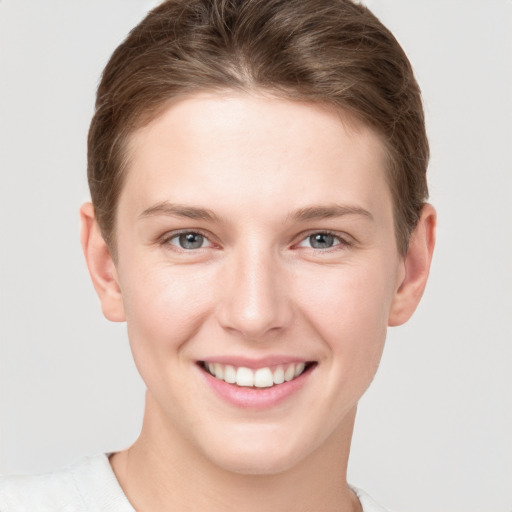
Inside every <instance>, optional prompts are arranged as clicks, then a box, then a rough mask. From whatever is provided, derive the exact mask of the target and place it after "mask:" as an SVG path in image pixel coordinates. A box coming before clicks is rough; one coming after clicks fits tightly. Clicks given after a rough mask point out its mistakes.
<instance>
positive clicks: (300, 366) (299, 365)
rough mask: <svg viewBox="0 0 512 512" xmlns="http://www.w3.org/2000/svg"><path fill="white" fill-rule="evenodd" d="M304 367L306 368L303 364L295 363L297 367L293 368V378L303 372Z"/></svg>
mask: <svg viewBox="0 0 512 512" xmlns="http://www.w3.org/2000/svg"><path fill="white" fill-rule="evenodd" d="M305 367H306V364H305V363H297V365H296V366H295V374H294V377H298V376H299V375H300V374H301V373H302V372H303V371H304V368H305Z"/></svg>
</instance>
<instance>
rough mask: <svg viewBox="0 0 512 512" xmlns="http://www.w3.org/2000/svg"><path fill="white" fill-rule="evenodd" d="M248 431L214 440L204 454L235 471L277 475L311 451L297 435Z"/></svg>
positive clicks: (225, 468)
mask: <svg viewBox="0 0 512 512" xmlns="http://www.w3.org/2000/svg"><path fill="white" fill-rule="evenodd" d="M250 430H252V429H250ZM244 434H245V435H238V436H237V435H225V436H223V437H222V438H221V439H219V440H213V439H212V440H211V441H212V442H210V443H208V446H205V447H204V452H203V453H204V454H205V456H206V457H207V458H208V459H209V460H210V461H211V462H212V463H213V464H215V465H216V466H217V467H220V468H222V469H224V470H226V471H229V472H231V473H237V474H240V475H275V474H278V473H282V472H285V471H287V470H289V469H291V468H292V467H294V466H296V465H297V464H298V463H299V462H300V461H301V459H303V458H306V457H307V456H308V454H309V452H310V451H311V450H308V449H307V447H306V446H303V444H304V443H301V442H300V441H301V440H300V439H296V438H294V437H295V436H290V435H288V436H282V435H276V433H272V432H265V434H266V435H264V434H263V433H262V432H261V430H260V431H259V433H258V432H252V433H248V432H244ZM301 445H302V446H301ZM310 448H311V449H312V448H313V447H310Z"/></svg>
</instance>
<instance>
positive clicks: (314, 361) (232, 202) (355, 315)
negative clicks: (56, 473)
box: [116, 93, 404, 473]
mask: <svg viewBox="0 0 512 512" xmlns="http://www.w3.org/2000/svg"><path fill="white" fill-rule="evenodd" d="M129 156H130V164H129V168H128V171H127V180H126V183H125V185H124V188H123V191H122V194H121V197H120V202H119V209H118V216H117V247H118V261H117V264H116V279H117V281H118V284H119V287H120V290H121V293H122V300H123V304H122V308H123V311H124V315H125V316H126V320H127V324H128V331H129V338H130V344H131V347H132V351H133V355H134V358H135V361H136V364H137V366H138V369H139V371H140V373H141V375H142V377H143V379H144V381H145V383H146V385H147V387H148V394H149V397H150V401H149V403H150V405H149V407H148V408H147V411H146V415H147V416H149V419H150V420H151V421H153V422H154V423H156V424H158V425H159V428H160V429H163V430H165V432H166V435H167V436H170V438H173V439H178V440H180V441H181V442H182V443H185V444H186V445H187V446H188V447H189V448H190V452H191V454H192V455H191V456H197V457H203V458H206V459H208V460H209V461H211V462H213V463H214V464H216V465H217V466H220V467H222V468H226V469H230V470H232V471H238V472H243V473H273V472H277V471H282V470H284V469H286V468H289V467H292V466H293V465H294V464H298V463H299V462H300V461H303V460H305V459H307V458H308V457H310V456H313V455H314V454H315V453H316V452H318V451H319V450H321V449H323V448H325V447H326V446H329V443H331V442H332V441H333V440H334V439H336V438H337V437H339V435H340V432H342V431H346V430H347V428H348V426H349V425H351V423H352V422H353V413H354V411H355V407H356V404H357V401H358V399H359V398H360V397H361V395H362V393H363V392H364V391H365V389H366V388H367V386H368V385H369V383H370V382H371V380H372V378H373V376H374V374H375V372H376V369H377V366H378V363H379V360H380V357H381V353H382V349H383V345H384V340H385V335H386V327H387V324H388V320H389V315H390V309H391V307H392V304H393V300H394V297H395V295H396V292H397V289H398V288H399V286H400V283H401V280H402V279H403V277H404V265H403V260H402V259H401V257H400V256H399V254H398V252H397V248H396V239H395V235H394V230H393V215H392V203H391V198H390V193H389V190H388V187H387V185H386V180H385V170H384V162H385V154H384V149H383V145H382V144H381V142H380V141H379V139H378V137H377V136H376V135H375V134H374V133H373V132H372V131H370V130H369V129H366V128H365V127H363V126H359V125H356V124H354V123H346V122H344V121H343V115H341V116H340V114H338V113H335V112H332V111H327V110H325V109H322V108H321V107H319V106H315V105H310V104H300V103H296V102H291V101H286V100H283V99H276V98H268V97H267V98H264V97H259V96H250V95H241V94H240V95H237V94H235V93H233V94H222V95H220V94H210V95H208V94H201V95H196V96H191V97H188V98H186V99H183V100H180V101H179V102H176V103H175V104H173V105H172V106H170V107H169V108H168V110H167V111H165V112H164V113H163V115H161V116H160V117H159V118H158V119H156V120H155V121H154V122H152V123H151V124H149V125H148V126H146V127H144V128H141V129H140V130H138V131H137V132H135V134H134V135H133V136H132V138H131V140H130V144H129ZM146 419H148V418H146Z"/></svg>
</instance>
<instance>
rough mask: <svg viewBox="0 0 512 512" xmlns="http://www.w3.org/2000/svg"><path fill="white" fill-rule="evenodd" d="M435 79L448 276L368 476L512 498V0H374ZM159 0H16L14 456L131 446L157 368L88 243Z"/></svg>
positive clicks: (3, 366) (403, 336) (440, 251)
mask: <svg viewBox="0 0 512 512" xmlns="http://www.w3.org/2000/svg"><path fill="white" fill-rule="evenodd" d="M367 4H368V5H369V6H370V7H371V8H372V9H373V10H374V12H375V13H376V14H377V15H378V16H379V17H380V18H381V19H382V21H383V22H384V23H385V24H386V25H387V26H388V27H389V28H390V29H391V30H392V31H393V32H394V33H395V35H396V36H397V38H398V40H399V41H400V42H401V43H402V45H403V46H404V48H405V50H406V52H407V53H408V55H409V57H410V59H411V61H412V63H413V65H414V67H415V70H416V74H417V76H418V79H419V81H420V84H421V86H422V90H423V93H424V98H425V107H426V113H427V120H428V130H429V134H430V141H431V147H432V163H431V166H430V184H431V201H432V202H433V203H434V204H435V206H436V207H437V209H438V213H439V231H438V244H437V249H436V254H435V259H434V264H433V269H432V274H431V280H430V283H429V286H428V289H427V292H426V295H425V297H424V300H423V303H422V304H421V305H420V308H419V310H418V311H417V313H416V315H415V317H414V318H413V320H411V321H410V323H409V324H407V325H406V326H404V327H400V328H396V329H392V330H391V331H390V333H389V339H388V344H387V347H386V350H385V353H384V358H383V361H382V365H381V369H380V371H379V374H378V376H377V378H376V381H375V382H374V384H373V385H372V387H371V388H370V390H369V392H368V393H367V395H366V396H365V397H364V398H363V399H362V401H361V404H360V410H359V416H358V420H357V423H356V434H355V436H354V444H353V451H352V458H351V463H350V480H351V481H352V482H353V483H354V484H356V485H358V486H361V487H363V488H364V489H366V490H367V491H368V492H370V494H372V495H374V496H375V497H376V498H378V500H379V501H381V502H382V503H383V504H386V505H387V506H388V507H389V508H391V509H393V510H397V511H402V512H410V511H415V512H427V511H428V512H459V511H460V512H491V511H495V512H510V511H511V509H512V499H511V482H512V439H511V438H512V435H511V433H512V407H511V406H512V386H511V384H512V382H511V376H510V374H511V366H512V365H511V362H512V349H511V340H512V322H511V317H512V308H511V306H512V272H511V262H512V254H511V252H512V251H511V234H512V230H511V217H512V216H511V206H510V202H511V190H512V183H511V174H512V172H511V171H512V158H511V155H512V152H511V146H512V121H511V119H512V118H511V115H512V101H511V98H512V96H511V95H512V66H511V57H512V51H511V49H512V30H511V28H512V23H511V14H512V2H511V1H509V0H486V1H481V0H480V1H477V0H473V1H470V0H465V1H463V0H460V1H455V0H451V1H441V0H437V1H432V0H421V1H416V0H415V1H411V0H368V1H367ZM153 5H155V2H154V1H149V0H87V1H85V0H80V1H78V0H73V1H65V0H45V1H44V2H43V1H39V0H31V1H30V0H0V102H1V103H0V148H1V152H0V165H1V178H0V180H1V181H0V194H1V195H0V221H1V226H0V227H1V235H0V244H1V245H0V269H1V275H0V301H1V303H0V329H1V331H0V334H1V345H0V385H1V388H0V406H1V420H0V428H1V431H0V433H1V438H0V471H2V472H31V471H42V470H49V469H52V468H55V467H58V466H60V465H63V464H66V463H67V462H69V461H70V460H72V459H75V458H77V457H80V456H82V455H84V454H92V453H97V452H100V451H113V450H117V449H120V448H123V447H126V446H127V445H128V444H130V443H131V442H132V441H133V440H134V439H135V437H136V436H137V433H138V430H139V428H140V424H141V417H142V406H143V385H142V383H141V380H140V378H139V377H138V375H137V374H136V371H135V368H134V365H133V363H132V362H131V355H130V353H129V349H128V344H127V341H126V334H125V327H124V325H119V324H110V323H108V322H107V321H106V320H104V319H103V317H102V316H101V313H100V309H99V307H98V301H97V299H96V296H95V294H94V292H93V288H92V285H91V284H90V282H89V278H88V275H87V272H86V268H85V264H84V263H83V259H82V255H81V250H80V247H79V238H78V233H79V225H78V208H79V205H80V203H81V202H82V201H83V200H85V199H86V198H87V187H86V179H85V166H86V152H85V140H86V133H87V129H88V123H89V120H90V117H91V115H92V111H93V102H94V90H95V87H96V84H97V81H98V77H99V74H100V72H101V69H102V67H103V66H104V64H105V63H106V60H107V59H108V57H109V55H110V53H111V52H112V51H113V49H114V48H115V46H116V45H117V43H119V42H120V41H121V39H122V38H123V37H124V36H125V34H126V33H127V31H128V30H129V29H130V28H131V27H132V26H133V25H134V24H135V23H136V22H137V21H138V20H139V19H140V18H141V17H142V16H143V14H144V13H145V12H146V10H147V9H149V8H150V7H151V6H153Z"/></svg>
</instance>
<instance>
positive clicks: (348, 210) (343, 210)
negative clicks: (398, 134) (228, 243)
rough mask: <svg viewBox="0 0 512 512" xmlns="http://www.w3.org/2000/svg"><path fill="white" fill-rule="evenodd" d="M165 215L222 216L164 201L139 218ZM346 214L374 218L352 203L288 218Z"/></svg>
mask: <svg viewBox="0 0 512 512" xmlns="http://www.w3.org/2000/svg"><path fill="white" fill-rule="evenodd" d="M158 215H164V216H169V217H182V218H185V219H194V220H206V221H210V222H216V221H219V220H220V218H219V217H218V216H217V215H216V214H215V213H214V212H213V211H212V210H209V209H208V208H201V207H197V206H187V205H183V204H176V203H170V202H168V201H162V202H161V203H157V204H155V205H153V206H150V207H149V208H146V209H145V210H144V211H143V212H142V213H140V214H139V218H146V217H153V216H158ZM345 215H360V216H363V217H366V218H368V219H370V220H373V215H372V214H371V213H370V212H369V211H368V210H365V209H364V208H361V207H359V206H350V205H338V204H334V205H328V206H323V205H319V206H315V205H314V206H308V207H305V208H300V209H298V210H296V211H294V212H292V213H291V214H290V215H288V220H291V221H293V222H306V221H311V220H321V219H328V218H336V217H343V216H345Z"/></svg>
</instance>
